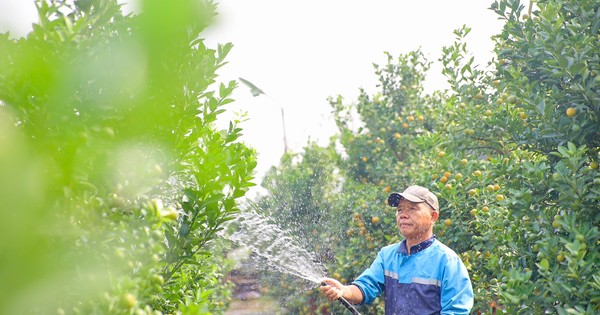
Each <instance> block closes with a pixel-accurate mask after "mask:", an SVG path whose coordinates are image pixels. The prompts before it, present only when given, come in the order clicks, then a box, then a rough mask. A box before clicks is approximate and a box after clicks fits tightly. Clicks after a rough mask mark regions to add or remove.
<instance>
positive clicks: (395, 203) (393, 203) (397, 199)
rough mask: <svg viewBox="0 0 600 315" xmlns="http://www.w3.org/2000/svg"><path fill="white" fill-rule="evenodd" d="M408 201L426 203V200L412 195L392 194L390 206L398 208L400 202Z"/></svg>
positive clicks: (389, 199) (389, 201)
mask: <svg viewBox="0 0 600 315" xmlns="http://www.w3.org/2000/svg"><path fill="white" fill-rule="evenodd" d="M402 199H406V200H408V201H410V202H425V200H423V199H421V198H419V197H417V196H415V195H411V194H407V193H396V192H395V193H391V194H390V195H389V196H388V205H390V206H392V207H397V206H398V205H399V204H400V200H402Z"/></svg>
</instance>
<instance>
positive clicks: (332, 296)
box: [321, 278, 352, 301]
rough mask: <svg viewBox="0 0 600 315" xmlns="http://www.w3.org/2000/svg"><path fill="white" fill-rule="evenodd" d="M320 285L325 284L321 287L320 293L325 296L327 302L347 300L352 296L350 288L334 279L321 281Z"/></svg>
mask: <svg viewBox="0 0 600 315" xmlns="http://www.w3.org/2000/svg"><path fill="white" fill-rule="evenodd" d="M322 283H324V284H327V285H323V286H321V292H323V294H325V296H326V297H327V299H328V300H329V301H335V300H337V299H339V298H341V297H344V298H348V297H350V295H351V294H352V292H351V291H350V288H348V287H347V286H345V285H343V284H341V283H340V282H339V281H337V280H335V279H332V278H325V279H323V280H322ZM344 295H346V296H344Z"/></svg>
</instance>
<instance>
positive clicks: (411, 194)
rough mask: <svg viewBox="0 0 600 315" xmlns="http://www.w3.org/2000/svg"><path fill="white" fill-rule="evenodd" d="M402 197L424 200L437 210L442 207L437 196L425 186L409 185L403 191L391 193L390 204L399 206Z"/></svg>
mask: <svg viewBox="0 0 600 315" xmlns="http://www.w3.org/2000/svg"><path fill="white" fill-rule="evenodd" d="M402 199H406V200H408V201H411V202H424V203H426V204H428V205H429V206H430V207H432V208H433V210H435V211H439V209H440V205H439V203H438V199H437V197H436V196H435V195H434V194H433V193H432V192H431V191H429V189H427V188H425V187H421V186H417V185H413V186H409V187H408V188H406V189H405V190H404V191H403V192H401V193H397V192H394V193H391V194H390V195H389V196H388V204H389V205H390V206H392V207H397V206H398V205H399V204H400V200H402Z"/></svg>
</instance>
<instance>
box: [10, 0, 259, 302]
mask: <svg viewBox="0 0 600 315" xmlns="http://www.w3.org/2000/svg"><path fill="white" fill-rule="evenodd" d="M35 4H36V7H37V9H38V14H39V21H38V23H36V24H34V28H33V31H32V32H31V33H30V34H28V35H27V37H26V38H20V39H11V38H10V37H9V34H3V35H0V50H1V51H2V55H1V56H0V121H1V122H0V126H1V127H0V128H1V129H2V130H1V132H0V148H1V149H0V200H2V204H1V205H0V216H1V217H2V219H1V220H0V239H2V240H3V241H2V242H1V245H0V282H1V283H2V286H1V288H0V313H2V314H38V313H39V314H133V313H135V314H163V313H165V314H167V313H168V314H206V313H209V312H216V313H222V312H223V311H224V310H225V309H226V307H227V304H228V299H229V291H230V289H231V285H229V284H226V283H225V282H224V280H223V274H225V273H226V272H228V270H230V269H231V268H232V266H231V262H228V261H227V260H226V259H225V255H224V253H223V248H225V247H224V244H223V242H222V241H221V240H218V238H217V237H216V236H217V235H216V233H217V232H218V231H219V230H221V229H222V228H223V224H224V223H225V222H226V221H228V220H231V219H232V217H233V215H234V214H235V213H236V212H237V211H239V209H238V205H237V201H236V199H238V198H240V197H242V196H243V195H244V194H245V192H246V191H247V189H248V188H249V187H250V186H251V185H253V184H252V183H251V182H250V181H251V180H252V171H253V169H254V167H255V165H256V162H255V154H254V151H253V150H252V149H250V148H248V147H246V146H244V145H243V144H241V143H239V142H238V137H239V136H240V135H241V128H239V127H238V123H239V121H237V120H236V121H232V122H231V123H230V124H229V127H228V128H227V129H225V130H219V129H217V127H216V120H217V117H218V116H219V114H221V113H222V112H224V111H225V105H226V104H228V103H230V102H232V101H233V100H232V99H231V98H229V96H230V95H231V92H232V90H233V89H234V88H235V87H236V83H235V82H229V83H225V84H223V83H221V84H219V85H216V78H217V75H216V71H217V70H218V69H219V68H220V67H221V66H222V65H223V64H224V58H225V56H226V55H227V53H228V52H229V50H230V49H231V47H232V45H231V44H226V45H219V46H218V47H217V48H216V49H210V48H207V47H205V46H204V44H203V41H202V39H201V38H200V37H199V35H200V33H201V32H202V30H203V29H204V28H205V27H206V26H207V25H209V24H210V23H211V20H212V18H213V17H214V15H215V14H216V13H215V5H214V4H213V3H212V2H210V1H192V0H177V1H169V2H163V1H156V0H146V1H141V7H142V13H140V14H138V15H135V16H133V15H123V14H122V13H121V8H120V6H119V4H117V2H116V1H115V0H90V1H81V0H80V1H75V2H74V3H72V4H70V3H69V2H64V1H51V0H38V1H35Z"/></svg>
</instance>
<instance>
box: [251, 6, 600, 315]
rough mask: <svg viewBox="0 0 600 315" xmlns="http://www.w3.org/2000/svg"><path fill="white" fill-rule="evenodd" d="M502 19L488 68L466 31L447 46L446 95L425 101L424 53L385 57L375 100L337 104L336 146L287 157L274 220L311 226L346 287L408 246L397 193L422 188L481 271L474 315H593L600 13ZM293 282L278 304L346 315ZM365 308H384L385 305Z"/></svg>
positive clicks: (585, 9)
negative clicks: (400, 227) (382, 257)
mask: <svg viewBox="0 0 600 315" xmlns="http://www.w3.org/2000/svg"><path fill="white" fill-rule="evenodd" d="M490 9H492V10H494V11H495V12H496V13H497V14H498V17H499V18H501V19H503V20H505V21H506V24H505V26H504V28H503V30H502V32H501V33H500V34H498V35H497V36H495V37H494V38H493V40H494V41H495V42H496V48H495V53H496V56H497V57H496V58H495V59H494V60H492V62H490V64H489V65H488V67H486V68H485V69H482V68H481V66H479V65H477V64H476V63H475V61H474V58H473V57H471V56H470V55H469V50H468V47H467V46H466V44H465V42H464V38H465V37H466V36H468V33H469V31H470V29H469V28H468V27H466V26H465V27H463V28H461V29H459V30H456V31H455V35H456V41H455V43H454V44H452V45H450V46H448V47H445V48H444V49H443V51H442V57H441V59H440V61H441V62H442V65H443V70H442V71H443V74H444V75H445V76H446V77H447V79H448V83H449V84H450V88H449V89H448V90H444V91H436V92H434V93H431V94H426V93H424V90H423V87H422V83H423V79H424V77H425V72H426V71H427V70H428V69H429V64H430V62H429V61H427V60H425V58H424V56H423V54H422V53H421V52H420V51H414V52H410V53H407V54H404V55H400V56H398V57H397V58H394V57H393V56H392V55H390V54H388V63H387V64H385V65H383V66H376V67H375V73H376V75H377V76H378V77H379V82H380V84H379V87H380V91H379V92H378V93H376V94H375V95H372V96H370V95H367V93H365V92H364V91H363V92H362V93H361V95H360V97H359V98H358V100H357V101H356V102H355V103H353V104H346V103H345V102H344V99H343V98H342V97H341V96H340V97H337V98H335V99H331V105H332V108H333V110H334V113H335V117H336V122H337V125H338V128H339V131H340V134H339V136H338V137H337V138H336V139H333V141H332V144H331V145H330V146H329V147H326V148H319V147H316V146H314V145H309V146H307V147H306V148H305V150H304V152H301V153H298V154H294V155H287V156H285V157H284V158H283V159H282V164H281V166H280V167H278V168H276V169H274V170H272V172H271V174H270V175H269V176H267V178H266V179H265V184H264V186H265V187H266V188H267V189H268V190H269V194H268V195H267V196H266V197H264V199H263V202H262V204H263V207H264V210H263V211H265V212H268V213H269V215H271V216H274V217H276V218H278V219H280V220H281V222H283V223H281V224H284V225H285V224H292V222H293V224H295V225H296V226H298V229H300V233H298V236H299V237H302V238H303V239H305V240H306V243H307V244H310V245H307V246H312V248H313V250H314V251H315V252H317V253H318V254H319V256H320V257H321V258H322V260H323V263H325V264H326V266H327V270H328V271H329V273H330V274H329V276H332V277H334V278H337V279H339V280H341V281H342V282H345V283H347V282H350V281H352V280H353V279H354V278H355V277H356V276H358V275H359V274H360V273H361V272H362V271H363V270H364V269H365V268H367V267H368V266H369V264H370V263H371V261H372V259H373V258H374V256H375V254H376V252H377V251H378V249H379V248H380V247H382V246H384V245H387V244H390V243H393V242H397V241H399V240H400V239H401V237H400V236H399V235H398V232H397V227H396V225H395V218H394V209H392V208H391V207H389V206H387V205H386V204H385V203H386V198H387V195H388V193H389V192H390V191H398V190H402V189H404V188H405V187H407V186H408V185H411V184H420V185H424V186H427V187H429V188H430V189H432V190H433V191H435V192H436V193H437V194H438V195H439V196H440V200H441V209H442V210H441V217H440V220H439V221H438V224H437V225H436V227H435V231H434V232H435V233H436V234H437V237H438V239H440V240H441V241H442V242H444V243H446V244H448V245H449V246H450V247H452V248H453V249H455V251H457V253H459V255H460V256H461V258H462V260H463V261H464V262H465V264H466V266H467V268H468V270H469V272H470V275H471V278H472V281H473V286H474V290H475V307H474V309H473V314H596V313H598V312H599V311H600V293H599V292H600V290H599V289H600V274H599V273H598V264H599V263H600V256H599V250H598V245H599V242H600V231H599V229H598V227H599V225H600V208H599V204H600V172H599V170H598V160H599V155H598V151H599V149H600V148H599V146H600V144H599V143H598V140H599V139H600V93H599V92H600V91H599V88H600V76H599V75H598V73H599V69H600V46H599V45H598V43H599V42H600V41H599V39H600V33H599V29H600V5H599V4H598V3H597V1H586V0H584V1H552V0H544V1H536V2H535V5H532V6H527V7H525V6H524V5H523V4H522V3H521V2H520V1H518V0H501V1H495V2H493V3H492V4H491V8H490ZM569 108H572V110H573V109H574V110H575V114H574V115H572V110H570V111H569V113H571V114H567V109H569ZM336 147H338V148H340V147H341V150H340V149H338V150H335V149H334V148H336ZM316 156H319V158H318V159H315V157H316ZM300 214H307V215H300ZM312 214H314V215H312ZM313 231H314V233H311V232H313ZM289 281H290V279H288V278H283V280H282V283H281V284H280V285H278V286H277V287H278V290H277V294H276V295H277V296H284V297H286V301H285V303H286V304H285V307H286V309H287V311H288V313H290V314H334V313H343V312H347V311H346V310H344V309H343V307H341V306H340V305H338V303H333V304H332V303H330V302H328V301H326V300H325V299H324V298H323V297H322V296H320V293H319V292H318V290H316V289H314V290H310V291H309V292H308V293H306V294H297V293H294V292H297V288H295V286H294V285H289V283H288V282H289ZM289 296H294V297H295V298H294V299H289V298H287V297H289ZM359 310H360V311H361V312H363V313H365V314H383V313H384V310H383V299H377V300H376V301H375V302H374V303H373V305H370V306H363V307H360V308H359Z"/></svg>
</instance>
